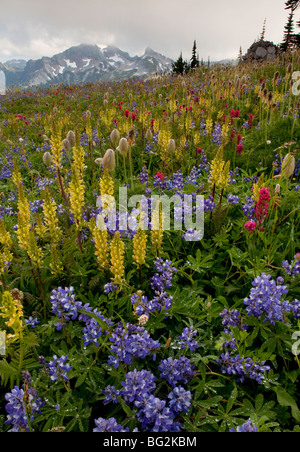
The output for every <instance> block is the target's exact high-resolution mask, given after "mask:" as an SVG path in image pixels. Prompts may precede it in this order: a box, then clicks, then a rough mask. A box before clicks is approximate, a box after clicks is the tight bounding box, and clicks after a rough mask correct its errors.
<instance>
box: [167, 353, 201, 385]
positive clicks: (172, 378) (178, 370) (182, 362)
mask: <svg viewBox="0 0 300 452" xmlns="http://www.w3.org/2000/svg"><path fill="white" fill-rule="evenodd" d="M194 368H195V366H194V365H193V364H191V361H190V360H189V359H188V358H187V357H186V356H180V358H179V359H173V358H171V357H169V358H167V359H164V360H162V361H161V363H160V365H159V366H158V370H160V372H161V374H160V377H161V378H163V379H165V380H167V381H168V383H169V384H170V385H171V386H172V387H173V388H174V387H175V386H176V385H177V383H178V382H180V381H182V382H183V383H188V382H189V381H190V379H191V378H192V377H193V375H194Z"/></svg>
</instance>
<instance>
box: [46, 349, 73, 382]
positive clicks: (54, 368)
mask: <svg viewBox="0 0 300 452" xmlns="http://www.w3.org/2000/svg"><path fill="white" fill-rule="evenodd" d="M67 359H68V357H67V356H61V357H60V358H58V357H57V356H56V355H54V356H53V361H50V362H49V363H48V364H46V368H47V369H48V372H49V375H50V380H51V381H55V380H58V379H59V378H62V379H63V380H65V381H68V380H69V377H68V375H67V372H69V371H70V370H72V367H71V366H70V364H68V363H67Z"/></svg>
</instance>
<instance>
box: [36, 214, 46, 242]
mask: <svg viewBox="0 0 300 452" xmlns="http://www.w3.org/2000/svg"><path fill="white" fill-rule="evenodd" d="M35 222H36V225H35V228H34V229H35V231H36V233H37V235H38V236H39V237H41V238H42V239H43V238H44V237H45V235H46V233H47V228H46V226H45V225H44V223H43V220H42V217H41V215H40V214H39V213H36V214H35Z"/></svg>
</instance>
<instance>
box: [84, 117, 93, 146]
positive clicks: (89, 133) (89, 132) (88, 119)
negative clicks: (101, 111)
mask: <svg viewBox="0 0 300 452" xmlns="http://www.w3.org/2000/svg"><path fill="white" fill-rule="evenodd" d="M91 116H92V115H91V112H90V111H89V110H87V111H86V113H85V119H86V125H85V131H86V134H87V136H88V140H89V142H91V141H92V138H93V130H92V125H91Z"/></svg>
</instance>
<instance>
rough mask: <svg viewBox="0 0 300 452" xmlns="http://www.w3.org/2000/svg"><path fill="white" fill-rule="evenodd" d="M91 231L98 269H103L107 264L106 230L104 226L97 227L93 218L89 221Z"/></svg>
mask: <svg viewBox="0 0 300 452" xmlns="http://www.w3.org/2000/svg"><path fill="white" fill-rule="evenodd" d="M101 219H102V218H101ZM102 221H103V219H102ZM91 231H92V234H93V240H94V243H95V248H96V251H95V256H96V257H97V261H98V266H99V269H100V270H103V269H104V268H107V267H108V266H109V247H108V232H107V229H106V228H105V227H101V228H100V227H98V225H96V224H95V220H94V219H93V221H91Z"/></svg>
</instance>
